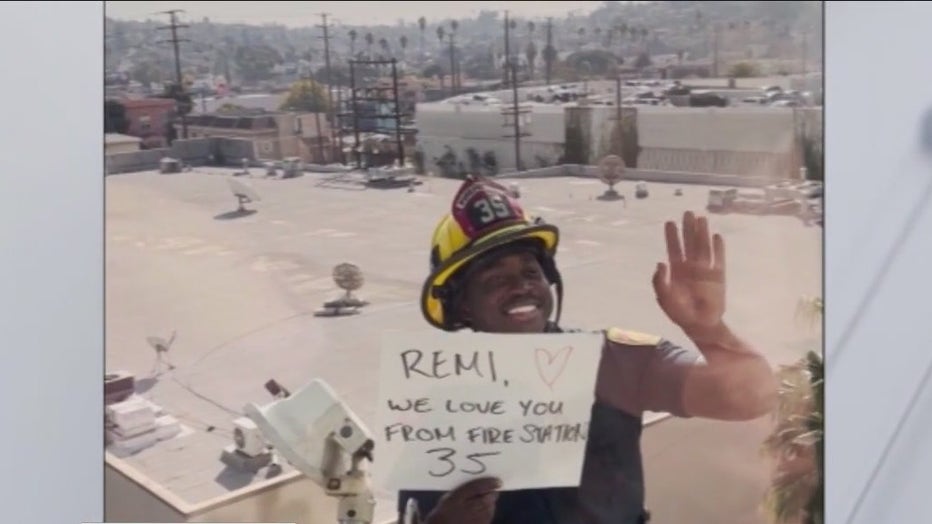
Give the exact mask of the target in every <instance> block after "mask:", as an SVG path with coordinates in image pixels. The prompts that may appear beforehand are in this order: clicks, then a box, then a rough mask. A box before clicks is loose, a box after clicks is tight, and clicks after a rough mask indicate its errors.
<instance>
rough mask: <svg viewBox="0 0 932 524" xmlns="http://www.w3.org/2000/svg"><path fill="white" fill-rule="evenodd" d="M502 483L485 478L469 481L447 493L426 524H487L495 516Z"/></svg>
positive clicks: (495, 479) (494, 479)
mask: <svg viewBox="0 0 932 524" xmlns="http://www.w3.org/2000/svg"><path fill="white" fill-rule="evenodd" d="M501 487H502V483H501V481H500V480H499V479H497V478H492V477H487V478H479V479H475V480H471V481H469V482H467V483H465V484H462V485H460V486H458V487H457V488H456V489H453V490H452V491H448V492H447V493H446V494H445V495H444V496H443V498H441V500H440V502H439V503H438V505H437V507H436V508H435V509H434V511H433V512H431V515H430V516H429V517H428V519H427V522H430V523H437V524H488V523H489V522H491V521H492V518H493V517H494V515H495V504H496V503H497V502H498V491H497V490H498V489H499V488H501Z"/></svg>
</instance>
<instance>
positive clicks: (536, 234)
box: [421, 176, 563, 331]
mask: <svg viewBox="0 0 932 524" xmlns="http://www.w3.org/2000/svg"><path fill="white" fill-rule="evenodd" d="M516 242H531V243H532V245H534V247H536V248H538V258H539V260H540V263H541V267H542V268H543V270H544V274H545V275H546V277H547V279H548V280H549V281H550V283H551V284H555V285H556V286H557V318H559V316H560V306H561V304H562V299H563V286H562V282H561V279H560V274H559V272H558V271H557V269H556V264H555V263H554V261H553V256H554V255H555V254H556V251H557V245H558V244H559V242H560V232H559V230H558V229H557V227H556V226H554V225H551V224H546V223H544V222H543V221H542V220H540V219H532V218H531V217H530V215H528V214H527V213H525V211H524V209H522V207H521V205H520V204H519V203H518V202H517V200H515V199H514V198H512V196H511V195H510V194H509V192H508V190H507V189H505V188H504V187H503V186H502V185H500V184H497V183H495V182H493V181H491V180H489V179H485V178H480V177H475V176H470V177H468V178H467V179H466V181H465V182H464V183H463V185H462V186H461V187H460V189H459V191H458V192H457V193H456V196H455V197H454V198H453V206H452V210H451V212H450V213H449V214H447V215H445V216H444V217H443V218H441V219H440V222H439V223H438V224H437V227H436V228H435V229H434V234H433V238H432V239H431V249H430V275H429V276H428V277H427V280H426V281H425V282H424V287H423V289H422V291H421V312H422V313H423V314H424V318H425V319H427V322H429V323H430V324H431V325H432V326H434V327H437V328H440V329H444V330H448V331H453V330H456V329H460V328H462V327H465V325H464V324H463V323H462V322H461V321H459V320H458V319H454V318H452V317H451V315H450V314H449V312H448V309H449V307H450V303H451V301H452V299H453V297H454V296H455V294H456V293H458V292H459V289H458V288H459V286H458V282H456V277H457V276H458V275H460V274H462V270H463V269H464V268H465V267H466V266H467V265H468V264H469V263H470V262H472V261H474V260H476V259H477V258H478V257H480V256H482V255H484V254H486V253H488V252H489V251H491V250H497V249H499V248H502V247H503V246H509V245H513V244H514V243H516Z"/></svg>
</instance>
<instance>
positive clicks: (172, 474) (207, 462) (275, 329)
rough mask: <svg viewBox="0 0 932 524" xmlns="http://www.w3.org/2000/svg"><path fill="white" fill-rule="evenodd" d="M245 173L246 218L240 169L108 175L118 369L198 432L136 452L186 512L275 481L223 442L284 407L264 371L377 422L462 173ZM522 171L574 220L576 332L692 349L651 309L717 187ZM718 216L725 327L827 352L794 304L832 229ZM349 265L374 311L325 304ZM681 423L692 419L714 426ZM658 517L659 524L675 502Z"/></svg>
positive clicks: (756, 477)
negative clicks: (384, 352) (679, 244)
mask: <svg viewBox="0 0 932 524" xmlns="http://www.w3.org/2000/svg"><path fill="white" fill-rule="evenodd" d="M251 171H252V175H251V176H245V177H236V178H237V179H239V180H244V181H246V182H248V183H249V184H250V185H251V186H252V187H253V188H255V190H256V191H257V192H258V193H259V195H260V196H261V198H262V200H261V201H260V202H256V203H253V204H249V205H247V207H249V208H251V209H255V210H257V212H256V213H254V214H252V215H249V216H244V217H239V218H230V212H231V211H233V210H235V209H236V200H235V199H234V197H233V196H232V194H231V192H230V190H229V188H228V185H227V180H226V179H227V178H228V177H230V176H231V175H232V173H233V172H234V170H233V169H223V168H210V167H205V168H198V169H195V170H194V171H192V172H187V173H181V174H172V175H162V174H159V173H157V172H140V173H132V174H123V175H113V176H109V177H107V178H106V343H107V345H106V359H107V363H106V367H107V370H108V371H113V370H120V369H122V370H127V371H130V372H132V373H135V374H136V377H137V383H138V389H139V390H140V392H141V393H142V395H143V396H144V397H146V398H148V399H150V400H152V401H153V402H155V403H156V404H159V405H161V406H162V407H163V408H164V409H165V411H166V412H168V413H169V414H172V415H174V416H175V417H177V418H178V419H179V420H180V421H181V423H182V424H184V425H185V426H186V427H187V428H189V429H190V432H189V434H188V435H186V436H183V437H180V438H176V439H173V440H169V441H165V442H161V443H158V444H156V445H155V446H153V447H151V448H149V449H146V450H144V451H142V452H140V453H138V454H136V455H133V456H131V457H127V458H125V459H124V460H125V461H126V462H127V463H128V464H129V465H131V466H132V467H133V468H135V469H136V470H138V471H139V472H141V473H143V474H144V475H146V476H147V477H149V478H150V479H151V480H152V481H153V482H156V483H158V484H160V485H161V486H163V487H164V488H165V489H167V490H168V491H170V492H171V493H173V494H175V495H177V496H178V497H179V498H181V499H182V500H184V501H186V502H188V503H189V504H192V505H197V504H200V503H203V502H205V501H207V500H210V499H213V498H216V497H219V496H223V495H226V494H229V493H230V492H231V491H233V490H237V489H240V488H243V487H246V486H249V485H251V484H253V483H258V482H261V481H265V480H266V478H265V475H264V474H263V473H261V472H260V474H259V475H256V476H255V477H253V476H250V475H243V474H241V473H236V472H234V471H231V470H229V469H228V468H226V466H225V465H224V464H223V463H222V462H221V461H220V453H221V450H222V449H223V448H224V447H225V446H227V445H230V444H232V442H233V440H232V421H233V419H234V418H237V416H238V415H235V413H237V412H240V411H241V409H242V407H243V405H244V404H246V403H247V402H257V403H267V402H270V401H271V400H272V398H271V397H270V395H269V394H268V393H267V392H266V391H265V389H264V387H263V384H264V383H265V382H266V381H267V380H268V379H270V378H274V379H276V380H277V381H278V382H279V383H281V384H282V385H284V386H285V387H287V388H289V389H292V390H294V389H297V388H299V387H301V386H302V385H303V384H305V383H307V382H308V381H309V380H310V379H312V378H315V377H320V378H323V379H324V380H326V381H327V382H328V383H329V384H330V385H331V386H333V387H334V389H335V390H336V391H337V392H338V393H339V394H340V395H341V396H342V398H343V400H344V401H346V402H347V403H348V404H349V405H350V406H351V407H352V409H353V410H355V411H356V412H357V413H358V414H359V415H360V416H361V417H362V418H363V420H365V421H371V420H372V419H373V418H374V414H375V400H376V395H377V387H378V386H377V370H376V364H377V358H378V357H377V355H378V347H379V343H380V333H381V332H382V330H383V329H386V328H389V327H390V328H393V329H398V328H401V329H426V328H427V324H426V322H425V321H424V320H423V319H422V317H421V313H420V309H419V306H418V302H417V300H418V297H419V293H420V289H421V285H422V283H423V278H424V277H425V276H426V273H427V271H428V249H429V240H430V235H431V233H432V231H433V228H434V226H435V224H436V221H437V220H438V219H439V217H440V216H442V214H443V213H445V212H446V211H447V210H448V208H449V205H450V201H451V199H452V196H453V194H454V193H455V191H456V189H457V188H458V186H459V181H456V180H450V179H441V178H425V179H424V184H423V185H420V186H417V188H416V191H415V192H413V193H409V192H408V190H407V189H406V188H399V189H371V188H365V187H364V186H363V185H362V184H360V183H358V182H347V181H342V182H341V181H335V182H327V180H329V179H331V178H333V177H334V175H331V174H314V173H309V174H305V175H304V176H302V177H299V178H294V179H287V180H279V179H266V178H264V176H263V175H264V172H263V170H260V169H252V170H251ZM516 182H517V183H518V184H519V186H520V188H521V201H522V203H523V205H524V206H525V208H526V209H527V210H528V211H530V212H531V213H534V214H539V215H541V216H543V217H544V218H545V219H546V220H547V221H549V222H552V223H555V224H557V225H558V226H559V227H560V228H561V232H562V240H561V246H560V249H559V252H558V255H557V261H558V266H559V268H560V270H561V272H562V274H563V278H564V282H565V286H566V297H565V302H564V308H563V319H562V324H563V325H565V326H567V327H580V328H592V329H598V328H605V327H609V326H619V327H624V328H629V329H634V330H638V331H642V332H651V333H656V334H660V335H663V336H664V337H666V338H669V339H671V340H673V341H674V342H678V343H681V344H685V343H688V341H686V339H685V337H684V336H683V335H682V334H681V332H680V331H679V330H678V329H677V328H675V327H674V326H673V325H672V324H671V323H670V322H669V321H668V320H667V319H666V318H665V317H664V315H663V313H662V312H661V311H660V309H659V308H658V307H657V305H656V302H655V300H654V296H653V290H652V288H651V283H650V278H651V275H652V272H653V270H654V267H655V265H656V263H657V262H658V261H661V260H664V257H665V245H664V240H663V222H664V221H665V220H668V219H674V220H679V219H680V218H681V217H682V214H683V212H684V211H685V210H687V209H692V210H696V211H700V212H704V209H705V204H706V199H707V195H708V190H709V189H710V186H701V185H670V184H661V183H650V184H648V187H649V190H650V196H649V197H648V198H646V199H635V198H634V196H633V193H634V182H623V183H621V184H619V185H617V186H616V188H617V189H618V190H620V191H621V192H623V193H624V194H626V195H627V202H626V203H622V202H620V201H602V200H599V199H597V198H596V197H597V196H599V195H600V194H601V193H602V192H603V191H604V188H605V187H604V186H603V185H602V184H601V183H600V182H598V181H596V180H592V179H585V178H573V177H556V178H540V179H521V180H517V181H516ZM676 188H681V189H682V191H683V194H682V195H681V196H675V195H674V190H675V189H676ZM711 224H712V227H713V229H714V230H715V231H718V232H720V233H722V234H723V235H724V237H725V242H726V248H727V252H728V278H729V288H728V300H729V303H728V312H727V317H726V319H727V321H728V322H729V323H730V324H731V325H732V326H733V327H734V328H735V329H736V331H738V332H739V334H740V335H742V336H743V337H744V338H746V339H748V340H749V341H752V342H753V343H755V344H756V345H757V346H758V347H759V349H760V350H761V351H763V352H764V353H765V354H766V355H767V356H768V357H769V358H770V359H771V361H772V362H773V363H774V364H778V363H788V362H790V361H792V360H795V359H796V358H798V357H799V356H801V355H802V354H803V353H804V352H805V351H806V350H808V349H818V348H819V346H818V344H819V336H818V334H812V333H808V332H806V331H804V330H802V329H799V328H795V327H794V312H795V308H796V305H797V301H798V300H799V298H800V296H802V295H820V294H821V289H822V257H821V254H822V229H821V228H819V227H807V226H805V225H803V223H802V222H801V221H800V220H798V219H796V218H794V217H772V216H748V215H736V214H729V215H711ZM341 262H352V263H355V264H357V265H359V266H360V268H361V269H362V271H363V273H364V275H365V285H364V286H363V288H362V289H361V290H360V291H358V292H357V294H358V296H360V297H361V298H364V299H366V300H368V301H370V303H371V305H370V306H368V307H366V308H364V309H363V311H362V313H361V314H359V315H355V316H349V317H341V318H320V317H315V316H313V312H314V311H315V310H317V309H318V308H320V306H321V305H322V303H323V302H324V301H326V300H329V299H332V298H335V297H337V296H339V295H340V294H341V293H342V292H341V291H340V290H338V289H337V288H336V286H335V284H334V283H333V280H332V276H331V271H332V268H333V267H334V266H335V265H337V264H339V263H341ZM173 331H174V332H176V333H177V335H176V339H175V342H174V344H173V345H172V346H171V349H170V351H169V354H168V358H169V360H171V362H172V363H173V364H175V366H177V369H176V370H175V371H174V372H171V373H166V374H162V375H161V376H153V375H152V374H151V373H150V370H151V369H152V368H153V364H154V362H155V352H154V351H153V350H152V349H151V348H150V347H149V346H148V345H147V343H146V337H147V336H150V335H155V336H161V337H164V338H168V337H170V336H171V333H172V332H173ZM680 423H682V424H684V425H685V426H684V427H686V428H693V430H692V431H695V428H700V427H702V426H701V424H703V422H702V421H693V420H687V421H682V422H677V424H680ZM664 424H666V422H664V423H661V424H659V425H658V426H657V427H660V426H663V425H664ZM209 427H214V428H215V429H213V430H212V431H207V429H208V428H209ZM717 427H723V428H727V431H731V432H732V433H735V432H736V431H737V433H736V435H737V436H736V438H738V437H740V438H743V439H745V440H748V439H751V438H753V439H758V441H759V440H762V438H763V437H762V435H763V433H762V432H763V431H766V427H765V425H764V426H762V425H757V426H755V427H754V429H748V430H747V431H749V432H751V433H742V432H743V431H745V430H744V429H741V428H743V427H744V426H741V427H739V426H735V425H726V424H720V426H717ZM747 427H750V426H747ZM696 434H699V433H696ZM648 435H650V433H648ZM678 435H679V436H678V437H677V436H674V437H670V436H666V437H663V439H661V440H662V442H660V441H659V440H656V439H655V440H654V442H653V443H650V442H648V443H645V463H646V466H645V467H646V468H647V469H648V493H649V500H651V499H652V498H653V497H658V496H660V495H662V494H663V492H664V491H663V490H664V482H665V481H664V474H663V472H662V471H661V470H662V469H663V464H664V463H666V462H665V461H667V462H669V463H670V464H673V465H674V466H671V467H673V468H674V469H673V470H671V471H672V473H671V475H672V476H674V477H676V476H679V477H682V475H679V474H678V473H677V472H676V471H675V464H677V463H681V459H680V458H677V456H676V455H675V453H674V452H671V451H670V449H671V444H670V443H671V442H673V440H671V439H674V440H676V439H678V440H683V439H684V436H685V433H682V432H681V433H679V434H678ZM658 438H660V437H658ZM710 438H712V437H710ZM645 440H646V441H649V440H650V439H645ZM748 442H751V443H752V444H753V441H750V440H748ZM656 446H660V447H656ZM687 446H688V444H687ZM745 448H746V449H745ZM690 449H691V448H686V451H685V452H686V453H692V454H693V455H695V453H694V450H693V451H690ZM734 449H735V451H729V452H730V453H733V454H736V455H739V456H734V457H731V458H733V459H734V460H735V461H736V463H746V462H748V461H751V462H753V463H757V462H759V457H758V456H757V454H756V447H755V446H753V445H749V446H744V447H743V448H740V449H739V448H738V447H735V448H734ZM700 455H701V453H700ZM741 461H744V462H741ZM736 467H737V466H736ZM762 467H763V466H762ZM742 468H743V469H742V470H741V472H740V473H735V475H738V474H740V475H744V476H746V477H748V478H751V477H753V482H750V484H751V485H750V486H749V487H747V488H746V489H747V490H751V491H741V492H739V493H737V494H732V495H730V496H733V497H743V498H741V499H740V500H739V499H736V501H735V502H734V504H733V506H735V507H737V506H741V508H739V509H746V507H752V506H754V505H755V504H757V503H758V502H759V500H756V499H753V497H755V496H758V495H759V493H758V492H757V491H756V490H759V489H760V488H761V486H762V483H763V482H764V481H765V480H766V479H765V472H762V471H761V469H760V468H756V469H754V471H747V467H746V466H742ZM288 471H290V470H289V469H288V467H287V465H286V469H285V472H288ZM671 489H672V488H671ZM748 498H751V499H752V500H750V501H748V500H745V499H748ZM379 500H380V503H379V505H378V507H377V513H378V515H377V516H378V521H384V520H385V519H387V518H390V517H392V516H393V514H394V496H393V494H389V493H380V494H379ZM684 504H686V505H688V504H687V501H684ZM686 505H681V506H683V507H682V508H679V509H678V511H679V510H685V509H684V508H687V506H686ZM655 506H656V504H655ZM661 506H662V505H661ZM712 506H715V505H713V504H709V501H708V500H706V501H704V502H701V501H699V502H696V503H695V504H694V505H693V506H689V507H688V508H687V509H689V510H690V511H694V512H695V514H696V515H699V514H701V513H702V512H703V511H707V512H709V511H716V509H715V508H712ZM718 510H721V505H720V504H719V506H718ZM734 511H737V510H734ZM654 513H655V515H656V516H657V518H658V519H660V520H661V521H664V519H662V518H661V517H662V515H663V508H662V507H657V508H656V509H655V510H654ZM710 519H711V517H710ZM692 521H693V522H701V519H700V520H695V519H693V520H692ZM709 521H710V522H713V521H714V520H709ZM742 522H753V520H746V521H745V520H742Z"/></svg>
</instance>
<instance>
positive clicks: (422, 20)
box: [417, 16, 427, 57]
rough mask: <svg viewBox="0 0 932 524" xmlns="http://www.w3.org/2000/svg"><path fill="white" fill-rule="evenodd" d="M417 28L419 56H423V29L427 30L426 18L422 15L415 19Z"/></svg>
mask: <svg viewBox="0 0 932 524" xmlns="http://www.w3.org/2000/svg"><path fill="white" fill-rule="evenodd" d="M417 28H418V29H419V30H420V31H421V56H422V57H423V56H424V31H426V30H427V19H426V18H424V17H423V16H422V17H420V18H418V19H417Z"/></svg>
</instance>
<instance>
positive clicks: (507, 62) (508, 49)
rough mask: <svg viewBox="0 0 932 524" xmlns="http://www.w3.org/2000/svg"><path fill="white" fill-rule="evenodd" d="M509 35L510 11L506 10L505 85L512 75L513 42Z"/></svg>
mask: <svg viewBox="0 0 932 524" xmlns="http://www.w3.org/2000/svg"><path fill="white" fill-rule="evenodd" d="M510 40H511V39H510V38H509V37H508V11H505V85H508V77H509V76H510V75H511V44H510Z"/></svg>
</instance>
